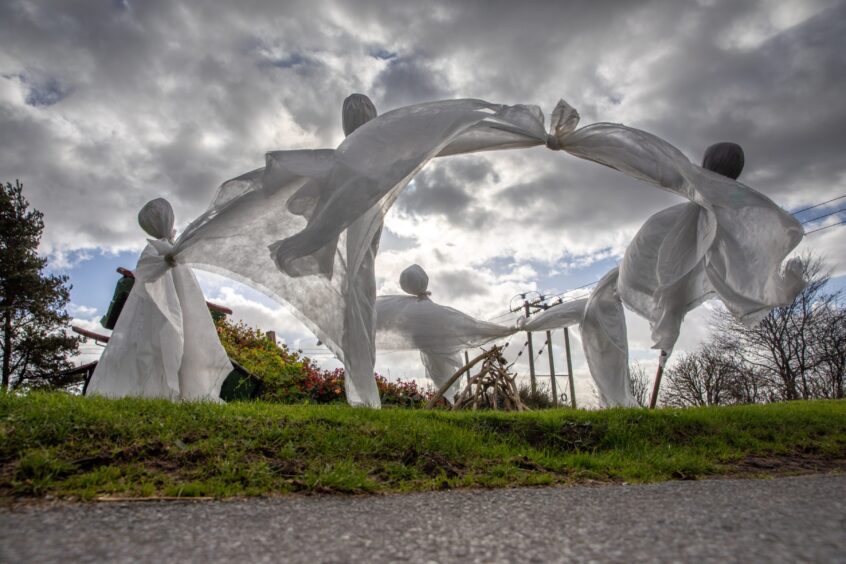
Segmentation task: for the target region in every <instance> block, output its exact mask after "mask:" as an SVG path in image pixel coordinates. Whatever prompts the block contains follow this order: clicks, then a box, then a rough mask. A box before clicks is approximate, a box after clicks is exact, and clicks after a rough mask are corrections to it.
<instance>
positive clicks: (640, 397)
mask: <svg viewBox="0 0 846 564" xmlns="http://www.w3.org/2000/svg"><path fill="white" fill-rule="evenodd" d="M649 383H650V382H649V376H648V375H647V374H646V370H644V368H643V366H641V365H640V363H639V362H637V361H634V362H633V363H632V365H631V366H630V367H629V389H630V390H631V392H632V396H634V399H635V401H637V404H638V405H639V406H640V407H647V406H648V405H649V393H650V388H649Z"/></svg>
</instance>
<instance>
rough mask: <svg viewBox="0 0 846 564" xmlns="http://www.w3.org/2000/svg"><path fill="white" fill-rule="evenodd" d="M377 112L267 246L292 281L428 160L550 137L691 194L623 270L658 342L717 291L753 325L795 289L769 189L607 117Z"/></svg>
mask: <svg viewBox="0 0 846 564" xmlns="http://www.w3.org/2000/svg"><path fill="white" fill-rule="evenodd" d="M382 117H383V118H384V119H382V120H381V121H380V120H373V121H371V122H369V123H368V124H367V125H366V126H365V127H362V128H361V130H360V134H361V136H360V137H358V138H357V139H356V138H355V136H351V137H350V138H349V139H348V140H347V141H349V142H350V143H349V145H347V146H345V145H343V144H342V146H341V147H339V150H338V152H339V153H340V154H341V156H340V158H339V159H338V163H336V164H335V165H334V166H333V172H332V173H331V174H330V181H329V182H325V183H323V184H322V185H321V186H320V188H318V189H308V190H305V189H303V190H302V192H303V195H302V199H303V200H304V201H305V202H307V205H306V204H302V206H301V207H303V208H308V209H309V210H310V212H311V214H310V215H309V221H308V225H307V227H306V228H305V229H304V230H302V231H301V232H299V233H297V234H296V235H294V236H292V237H288V238H286V239H284V240H283V241H281V242H280V243H279V244H278V245H275V246H274V247H273V251H274V253H275V257H276V261H277V263H278V264H279V265H280V267H281V268H283V269H284V270H286V272H288V273H289V274H291V275H292V276H301V275H304V274H308V273H314V272H321V273H323V274H324V275H328V274H330V273H331V267H332V264H331V262H327V261H326V257H327V256H329V255H330V254H331V252H332V249H334V248H335V245H336V243H335V238H336V237H337V236H338V235H339V234H340V233H342V232H343V230H344V228H345V227H346V226H348V225H350V224H351V223H352V222H354V221H356V220H357V219H358V218H363V217H364V214H366V213H373V210H374V209H375V208H380V209H381V210H387V208H388V207H389V206H390V205H391V203H392V202H393V201H394V199H395V198H396V196H397V194H398V192H399V191H400V190H401V189H402V188H403V187H404V186H405V185H406V183H407V182H408V181H409V180H410V178H411V177H412V176H413V174H414V173H415V172H416V171H417V170H418V169H419V168H420V167H421V166H422V165H423V164H424V163H425V162H426V161H427V160H428V159H430V158H431V157H433V156H435V155H440V156H443V155H450V154H456V153H462V152H472V151H479V150H486V149H494V148H499V149H501V148H515V147H529V146H533V145H539V144H544V143H545V144H546V145H547V147H549V148H551V149H556V150H558V149H560V150H564V151H567V152H569V153H570V154H572V155H575V156H577V157H580V158H584V159H587V160H592V161H595V162H598V163H600V164H604V165H606V166H609V167H611V168H614V169H616V170H618V171H620V172H623V173H624V174H627V175H629V176H632V177H634V178H638V179H641V180H645V181H647V182H650V183H653V184H655V185H657V186H659V187H661V188H663V189H666V190H669V191H671V192H673V193H676V194H678V195H681V196H683V197H685V198H687V199H688V200H690V201H691V204H692V205H689V206H685V207H679V208H677V209H674V210H673V212H669V211H668V213H667V214H666V215H664V216H662V217H661V218H660V221H659V220H658V219H656V223H655V224H653V225H650V226H649V227H645V231H644V232H642V233H641V234H640V236H639V238H638V240H637V241H636V242H635V243H633V245H632V246H631V247H630V252H629V253H628V254H627V255H628V256H627V260H625V261H624V263H623V268H622V270H621V273H620V295H621V297H622V299H623V301H624V302H625V303H626V304H627V305H629V306H630V307H632V309H634V310H635V311H637V312H639V313H641V314H642V315H644V316H646V317H647V319H649V320H650V322H651V323H652V325H653V328H654V336H653V339H654V341H655V346H656V347H659V348H664V349H670V348H672V346H673V344H674V343H675V340H676V338H677V336H678V328H679V326H680V324H681V320H682V318H683V317H684V314H685V313H686V311H688V310H689V309H691V308H692V307H695V306H696V305H697V304H698V303H700V302H701V301H702V300H704V299H706V298H707V297H708V296H709V295H710V294H712V293H713V294H716V295H717V296H718V297H719V298H720V299H721V300H722V301H723V303H725V305H726V307H727V308H728V309H729V310H730V311H731V312H732V313H733V314H734V315H736V316H737V317H738V318H739V319H740V320H742V321H743V322H744V323H747V324H752V323H755V322H757V321H759V320H760V319H761V318H762V317H763V316H764V315H766V313H767V312H768V311H769V310H770V309H771V308H773V307H775V306H777V305H780V304H784V303H788V302H789V301H790V300H791V299H792V298H793V297H794V296H795V295H796V293H797V292H798V291H799V290H800V289H801V287H802V281H801V277H800V276H799V271H800V268H801V265H799V264H798V262H794V261H792V262H790V263H788V265H787V267H786V270H785V272H784V274H782V273H781V263H782V261H783V260H784V258H785V257H786V256H787V254H788V253H789V252H790V251H791V250H792V249H793V248H795V247H796V245H797V244H798V243H799V241H800V240H801V237H802V229H801V226H800V225H799V224H798V222H797V221H796V220H795V219H794V218H793V217H792V216H791V215H790V214H788V213H787V212H785V211H784V210H782V209H781V208H779V207H778V206H777V205H775V204H774V203H773V202H772V201H771V200H770V199H769V198H767V197H766V196H763V195H762V194H760V193H758V192H756V191H754V190H752V189H751V188H749V187H747V186H745V185H743V184H741V183H739V182H737V181H734V180H731V179H729V178H726V177H723V176H720V175H718V174H716V173H713V172H710V171H707V170H704V169H702V168H701V167H699V166H697V165H694V164H692V163H691V162H690V161H689V160H688V159H687V158H686V157H685V156H684V155H683V154H682V153H681V152H680V151H679V150H678V149H676V148H675V147H673V146H672V145H670V144H669V143H667V142H665V141H663V140H662V139H659V138H658V137H656V136H654V135H651V134H649V133H646V132H644V131H641V130H638V129H634V128H629V127H626V126H623V125H619V124H610V123H597V124H594V125H589V126H587V127H584V128H581V129H578V130H575V128H576V125H577V124H578V120H579V116H578V113H577V112H576V111H575V110H574V109H573V108H571V107H570V106H569V105H568V104H566V102H563V101H560V102H559V104H558V105H557V106H556V109H555V111H554V112H553V115H552V120H551V121H552V128H551V131H550V134H549V135H546V134H545V132H544V131H543V115H542V114H541V112H540V110H538V109H537V108H535V107H530V106H513V107H506V106H495V105H493V104H488V103H486V102H481V101H475V100H458V101H449V102H435V103H431V104H422V105H419V106H412V107H408V108H401V109H399V110H395V111H393V112H390V113H388V114H385V115H384V116H382ZM574 130H575V131H574ZM358 141H361V142H360V143H357V142H358ZM376 171H378V172H379V174H377V173H376ZM383 173H384V174H383ZM373 215H374V218H375V219H378V221H374V222H373V225H374V226H375V225H381V219H382V215H383V214H378V213H376V214H373ZM670 216H672V217H670ZM659 224H660V225H659ZM656 226H657V227H659V229H658V230H654V229H653V228H654V227H656ZM665 228H666V229H668V230H664V231H661V229H665ZM367 232H368V233H371V232H375V231H374V229H373V227H371V228H370V229H369V230H368V231H367ZM659 232H660V233H659ZM364 239H365V240H367V238H366V237H365V238H364Z"/></svg>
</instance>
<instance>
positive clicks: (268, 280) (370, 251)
mask: <svg viewBox="0 0 846 564" xmlns="http://www.w3.org/2000/svg"><path fill="white" fill-rule="evenodd" d="M563 123H564V122H562V124H563ZM343 124H344V130H345V133H346V134H347V137H346V139H345V140H344V141H343V142H342V143H341V144H340V145H339V146H338V148H337V149H334V150H333V149H320V150H301V151H274V152H271V153H268V154H267V156H266V165H265V166H264V167H262V168H259V169H257V170H254V171H252V172H249V173H246V174H244V175H242V176H239V177H238V178H235V179H233V180H230V181H228V182H225V183H224V184H223V185H222V186H221V187H220V189H219V190H218V193H217V195H216V197H215V198H214V201H213V202H212V204H211V206H210V207H209V209H208V210H207V211H206V212H205V213H204V214H203V215H201V216H200V217H199V218H198V219H196V220H195V221H194V222H193V223H192V224H191V225H190V226H189V227H188V228H187V229H186V230H185V232H184V233H183V234H182V236H181V237H180V238H179V239H178V240H177V241H176V243H175V245H174V248H173V250H172V251H171V253H170V254H171V256H172V257H174V258H176V259H177V260H178V261H180V262H182V263H184V264H191V265H193V266H196V267H197V268H201V269H206V270H211V271H213V272H218V273H221V274H224V275H226V276H229V277H232V278H235V279H237V280H240V281H242V282H244V283H246V284H248V285H251V286H253V287H255V288H256V289H258V290H260V291H262V292H264V293H265V294H267V295H268V296H271V297H273V298H274V299H276V300H277V301H279V302H280V303H282V304H284V305H288V306H290V307H291V309H292V310H293V312H294V314H295V315H297V316H298V317H299V318H300V320H302V321H303V322H304V323H305V324H306V325H307V326H308V327H309V328H310V329H311V330H312V331H313V332H314V333H315V334H316V335H317V336H318V338H319V339H320V340H321V341H323V342H324V343H325V344H326V346H328V347H329V349H330V350H331V351H332V352H333V353H334V354H335V355H336V356H337V357H338V359H339V360H341V361H342V362H343V363H344V368H345V388H346V392H347V400H348V402H349V403H350V404H352V405H365V406H371V407H378V406H379V405H380V402H379V395H378V390H377V388H376V384H375V380H374V378H373V364H374V360H375V348H374V346H375V342H374V339H375V320H374V308H375V302H376V292H375V287H376V283H375V272H374V268H373V266H374V259H375V255H376V252H377V250H378V244H379V236H380V232H381V228H382V222H383V218H384V215H385V213H386V212H387V210H388V208H389V207H390V206H391V204H392V203H393V202H394V200H395V199H396V197H397V196H398V195H399V193H400V191H401V190H402V189H403V188H404V187H405V186H406V185H407V184H408V182H410V181H411V179H412V178H413V177H414V175H415V174H416V172H417V171H418V170H420V168H421V167H422V166H424V165H425V164H426V162H428V161H429V160H430V159H432V158H433V157H436V156H444V155H453V154H459V153H469V152H474V151H483V150H494V149H508V148H517V147H529V146H533V145H538V144H544V143H545V142H546V137H547V135H546V132H545V130H544V127H543V114H542V113H541V111H540V109H538V108H537V107H534V106H519V105H518V106H504V105H500V104H491V103H488V102H484V101H481V100H448V101H443V102H432V103H427V104H419V105H415V106H408V107H404V108H400V109H397V110H394V111H391V112H388V113H386V114H383V115H381V116H378V117H377V116H376V110H375V108H374V107H373V104H372V103H371V102H370V100H369V99H368V98H367V97H366V96H363V95H360V94H354V95H352V96H350V97H349V98H348V99H347V100H346V101H345V102H344V116H343Z"/></svg>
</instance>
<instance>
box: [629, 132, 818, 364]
mask: <svg viewBox="0 0 846 564" xmlns="http://www.w3.org/2000/svg"><path fill="white" fill-rule="evenodd" d="M652 143H653V144H654V149H653V150H658V149H661V150H663V152H665V153H667V154H670V155H671V156H672V159H671V160H670V161H669V162H671V163H672V164H673V167H674V168H670V167H669V166H668V167H667V171H666V173H665V174H666V176H665V178H669V182H668V183H669V184H670V185H672V186H684V184H692V183H693V182H695V188H696V190H697V192H694V193H693V197H692V198H691V199H692V200H693V201H692V202H690V203H685V204H679V205H676V206H673V207H671V208H668V209H666V210H662V211H660V212H658V213H656V214H655V215H653V216H652V217H650V218H649V219H648V220H647V221H646V223H645V224H644V225H643V227H641V229H640V230H639V231H638V233H637V235H636V236H635V238H634V239H633V240H632V242H631V243H630V244H629V246H628V248H627V249H626V253H625V256H624V257H623V261H622V263H621V265H620V280H619V283H618V291H619V293H620V296H621V298H622V300H623V303H625V304H626V306H628V307H629V308H631V309H632V310H634V311H635V312H637V313H638V314H640V315H641V316H643V317H645V318H646V319H647V320H648V321H649V323H650V326H651V327H652V339H653V342H654V347H655V348H657V349H661V350H662V351H664V352H665V354H663V355H662V356H661V359H662V362H665V361H666V359H667V357H668V356H669V354H670V352H671V351H672V349H673V347H674V345H675V343H676V339H677V338H678V335H679V331H680V329H681V323H682V320H683V319H684V316H685V314H687V312H688V311H690V310H692V309H694V308H695V307H697V306H698V305H699V304H701V303H702V302H704V301H705V300H707V299H709V298H712V297H715V296H717V297H719V298H720V299H722V301H723V303H724V304H725V305H726V307H727V308H728V309H729V311H731V312H732V313H733V314H734V315H735V316H736V317H737V318H738V319H740V320H741V321H742V322H744V323H746V324H747V325H752V324H754V323H757V322H758V321H760V319H761V318H762V317H763V316H765V315H766V314H767V313H768V312H769V311H770V310H771V309H772V308H773V307H775V306H778V305H784V304H786V303H789V302H790V301H792V300H793V298H794V297H795V296H796V294H797V293H799V292H800V291H801V289H802V287H803V286H804V281H803V279H802V265H801V263H800V262H799V260H798V259H793V260H790V261H788V263H787V266H786V269H785V273H784V276H783V277H782V276H780V275H779V272H778V269H779V267H780V265H781V261H782V260H783V259H784V257H785V256H786V255H787V253H789V252H790V251H791V250H792V249H793V248H794V247H795V246H796V245H797V244H798V243H799V241H800V240H801V238H802V228H801V226H800V225H799V223H798V222H797V221H796V220H795V219H794V218H793V217H792V216H790V215H789V214H787V213H786V212H784V211H783V210H781V209H780V208H778V207H777V206H776V205H775V204H773V203H772V202H771V201H770V200H769V199H767V198H766V197H765V196H763V195H761V194H758V193H757V192H754V191H752V190H751V189H750V188H747V187H746V186H744V185H742V184H740V183H738V182H735V181H734V180H735V179H736V178H737V177H738V176H740V173H741V171H742V170H743V165H744V156H743V150H742V149H741V148H740V146H738V145H736V144H734V143H718V144H716V145H712V146H711V147H709V148H708V149H707V150H706V152H705V157H704V159H703V162H702V168H700V167H697V166H695V165H693V164H690V163H689V162H688V161H687V160H686V159H683V157H681V156H680V155H678V154H675V153H673V152H672V151H670V150H668V149H666V147H663V146H662V145H660V144H657V143H654V141H652ZM675 171H678V174H679V175H682V174H683V175H684V177H683V178H684V180H683V181H682V180H681V179H679V178H674V177H673V174H675ZM687 179H692V180H687ZM680 182H681V183H680ZM700 193H701V194H700Z"/></svg>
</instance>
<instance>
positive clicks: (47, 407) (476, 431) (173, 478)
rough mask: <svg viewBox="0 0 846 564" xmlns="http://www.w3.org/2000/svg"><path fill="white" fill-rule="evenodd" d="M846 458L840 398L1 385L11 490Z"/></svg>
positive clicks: (35, 492)
mask: <svg viewBox="0 0 846 564" xmlns="http://www.w3.org/2000/svg"><path fill="white" fill-rule="evenodd" d="M749 460H754V461H756V464H757V465H755V464H753V465H749V464H747V462H748V461H749ZM762 460H764V461H765V462H766V463H765V464H761V461H762ZM797 461H799V462H801V464H797ZM844 461H846V402H844V401H816V402H792V403H786V404H773V405H761V406H743V407H728V408H700V409H688V410H675V409H661V410H656V411H646V410H640V409H613V410H606V411H594V412H590V411H577V410H570V409H554V410H546V411H536V412H529V413H521V414H506V413H497V412H475V413H471V412H463V413H450V412H446V411H424V410H405V409H383V410H381V411H374V410H369V409H353V408H349V407H346V406H284V405H273V404H265V403H232V404H229V405H210V404H192V403H186V404H173V403H169V402H166V401H151V400H131V399H126V400H105V399H98V398H79V397H73V396H68V395H64V394H58V393H54V394H48V393H38V394H31V395H29V396H26V397H19V396H13V395H7V396H0V497H3V498H6V499H9V498H12V497H40V496H46V495H51V496H60V497H76V498H80V499H92V498H95V497H98V496H104V495H105V496H108V495H112V496H133V497H151V496H179V497H193V496H214V497H228V496H243V495H246V496H253V495H277V494H285V493H291V492H327V493H328V492H337V493H371V492H403V491H421V490H434V489H445V488H465V487H508V486H526V485H541V484H558V483H577V482H587V481H602V482H621V481H627V482H650V481H658V480H668V479H695V478H702V477H708V476H717V475H732V474H734V475H737V474H738V473H741V474H748V473H752V474H761V473H773V472H776V473H778V472H785V471H787V472H794V471H796V472H801V471H825V470H832V469H841V470H842V469H844V468H846V464H843V463H844Z"/></svg>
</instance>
